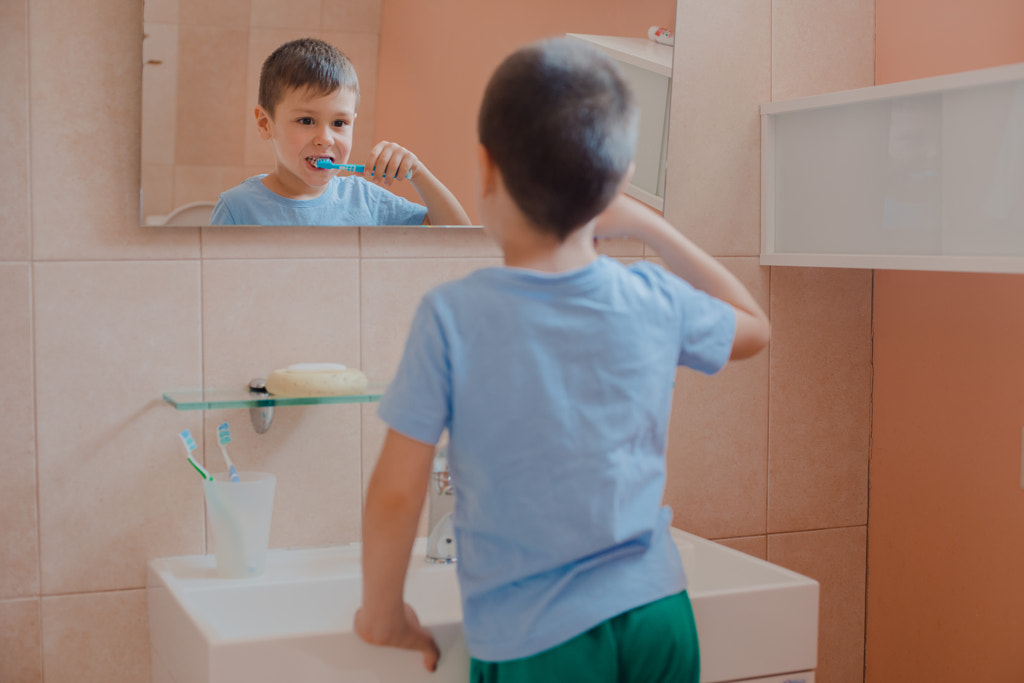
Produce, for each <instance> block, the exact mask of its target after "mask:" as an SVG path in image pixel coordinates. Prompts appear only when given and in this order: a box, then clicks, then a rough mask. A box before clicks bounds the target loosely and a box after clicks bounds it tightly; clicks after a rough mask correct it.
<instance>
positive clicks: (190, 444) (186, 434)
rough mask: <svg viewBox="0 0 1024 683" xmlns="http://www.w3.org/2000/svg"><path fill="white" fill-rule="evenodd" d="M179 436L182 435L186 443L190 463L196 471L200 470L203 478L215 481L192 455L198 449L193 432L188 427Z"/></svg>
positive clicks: (182, 440) (186, 453)
mask: <svg viewBox="0 0 1024 683" xmlns="http://www.w3.org/2000/svg"><path fill="white" fill-rule="evenodd" d="M178 436H180V437H181V442H182V443H183V444H185V455H186V456H188V462H189V464H190V465H192V467H194V468H195V469H196V472H198V473H199V476H201V477H202V478H203V479H205V480H207V481H213V477H211V476H210V473H209V472H207V471H206V470H205V469H204V468H203V466H202V465H200V464H199V463H197V462H196V459H195V458H193V457H192V451H194V450H195V449H196V440H195V439H193V438H192V432H190V431H189V430H187V429H186V430H185V431H183V432H182V433H181V434H178Z"/></svg>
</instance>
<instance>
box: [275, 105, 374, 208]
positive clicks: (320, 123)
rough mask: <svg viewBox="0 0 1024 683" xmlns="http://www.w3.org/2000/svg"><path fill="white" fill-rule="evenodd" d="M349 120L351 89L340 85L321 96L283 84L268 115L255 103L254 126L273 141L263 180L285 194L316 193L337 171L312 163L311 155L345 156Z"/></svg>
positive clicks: (352, 116) (349, 140)
mask: <svg viewBox="0 0 1024 683" xmlns="http://www.w3.org/2000/svg"><path fill="white" fill-rule="evenodd" d="M355 120H356V94H355V93H354V92H352V91H351V90H348V89H344V88H342V89H339V90H336V91H334V92H333V93H331V94H330V95H322V96H321V95H311V94H310V93H309V91H307V90H305V89H291V90H288V91H287V92H286V93H285V96H284V97H283V98H282V99H281V101H280V102H278V104H277V106H276V107H275V111H274V116H273V117H271V116H269V115H268V113H267V112H266V110H264V109H263V108H262V107H257V108H256V126H257V128H258V130H259V133H260V137H262V138H263V139H264V140H269V141H270V143H271V144H272V145H273V147H274V158H275V160H276V164H277V166H276V169H275V172H274V173H271V174H270V175H268V176H267V177H266V178H264V183H265V184H266V185H267V187H268V188H270V189H271V190H273V191H274V192H276V193H278V194H280V195H282V196H285V197H289V198H291V199H310V198H313V197H319V196H320V195H321V194H323V192H324V190H325V189H326V188H327V185H328V183H329V182H330V180H331V178H333V177H334V176H335V175H336V174H337V173H338V171H337V170H334V169H324V168H317V166H316V160H317V159H330V160H331V161H332V162H334V163H337V164H344V163H347V162H348V157H349V153H350V152H351V151H352V128H353V124H354V123H355Z"/></svg>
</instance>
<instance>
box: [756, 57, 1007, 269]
mask: <svg viewBox="0 0 1024 683" xmlns="http://www.w3.org/2000/svg"><path fill="white" fill-rule="evenodd" d="M761 131H762V135H761V202H762V206H761V209H762V210H761V263H762V264H764V265H773V266H832V267H848V268H887V269H910V270H950V271H954V270H955V271H978V272H1008V273H1024V63H1022V64H1013V65H1009V66H1003V67H997V68H993V69H983V70H979V71H970V72H964V73H958V74H951V75H948V76H938V77H934V78H926V79H920V80H915V81H905V82H902V83H892V84H887V85H880V86H874V87H870V88H861V89H858V90H849V91H844V92H838V93H831V94H828V95H819V96H815V97H806V98H801V99H796V100H789V101H784V102H773V103H771V104H764V105H762V107H761Z"/></svg>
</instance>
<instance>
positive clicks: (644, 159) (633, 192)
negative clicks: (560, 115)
mask: <svg viewBox="0 0 1024 683" xmlns="http://www.w3.org/2000/svg"><path fill="white" fill-rule="evenodd" d="M566 35H567V36H568V37H569V38H573V39H576V40H582V41H584V42H586V43H590V44H591V45H593V46H595V47H597V48H598V49H599V50H601V51H602V52H604V53H605V54H606V55H608V56H609V57H611V58H612V59H614V60H615V61H617V62H618V63H619V67H620V68H621V69H622V71H623V73H624V74H625V76H626V79H627V80H628V81H629V84H630V86H632V88H633V91H634V93H635V94H636V98H637V103H638V105H639V107H640V130H639V135H638V137H637V142H636V170H635V172H634V173H633V180H632V182H631V183H630V184H629V185H628V186H627V187H626V194H628V195H630V196H631V197H634V198H636V199H639V200H640V201H642V202H644V203H645V204H648V205H649V206H652V207H653V208H655V209H657V210H659V211H664V209H665V165H666V160H667V158H668V120H669V105H670V104H671V100H672V48H671V47H670V46H668V45H662V44H660V43H656V42H654V41H653V40H650V39H649V38H628V37H623V36H594V35H587V34H581V33H568V34H566Z"/></svg>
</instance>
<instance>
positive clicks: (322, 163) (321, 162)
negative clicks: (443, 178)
mask: <svg viewBox="0 0 1024 683" xmlns="http://www.w3.org/2000/svg"><path fill="white" fill-rule="evenodd" d="M316 167H317V168H338V169H341V170H342V171H351V172H352V173H363V172H365V171H366V166H364V165H362V164H336V163H334V162H333V161H331V160H330V159H317V160H316ZM370 175H373V174H372V173H371V174H370ZM405 177H406V178H411V177H412V171H409V172H408V173H406V174H405Z"/></svg>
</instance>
